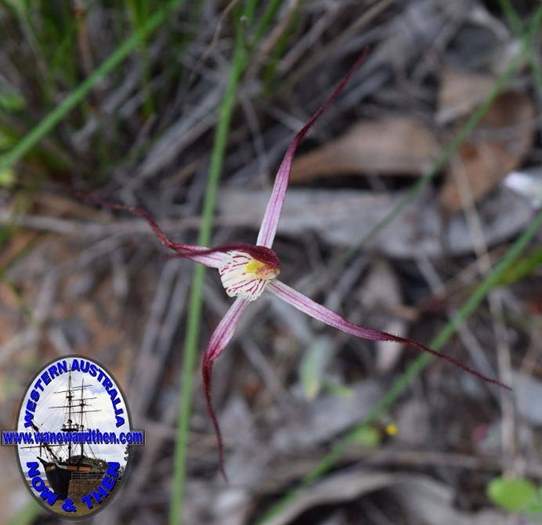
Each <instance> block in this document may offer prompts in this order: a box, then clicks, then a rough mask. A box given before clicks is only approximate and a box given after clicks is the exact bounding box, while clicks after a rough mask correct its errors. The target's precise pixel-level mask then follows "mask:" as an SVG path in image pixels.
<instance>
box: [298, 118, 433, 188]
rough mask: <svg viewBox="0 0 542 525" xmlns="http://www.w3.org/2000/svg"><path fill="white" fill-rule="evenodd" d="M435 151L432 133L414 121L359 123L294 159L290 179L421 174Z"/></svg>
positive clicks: (408, 119)
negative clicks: (349, 175) (334, 138)
mask: <svg viewBox="0 0 542 525" xmlns="http://www.w3.org/2000/svg"><path fill="white" fill-rule="evenodd" d="M438 150H439V146H438V143H437V141H436V139H435V138H434V136H433V132H432V131H431V130H430V129H429V128H428V127H427V126H425V124H423V123H422V122H421V121H419V120H417V119H415V118H412V117H406V116H405V117H390V118H385V119H382V120H378V121H372V122H363V123H361V124H357V125H356V126H354V127H353V128H351V129H350V130H349V131H348V132H347V133H345V134H344V135H343V136H341V137H340V138H338V139H337V140H334V141H332V142H329V143H328V144H325V145H323V146H322V147H320V148H317V149H316V150H314V151H311V152H310V153H307V154H306V155H301V156H300V157H298V159H297V160H296V161H295V162H294V165H293V169H292V176H291V177H292V178H291V180H292V181H293V182H305V181H311V180H313V179H316V178H319V177H326V176H336V175H344V174H356V173H359V174H363V175H368V174H369V175H370V174H374V175H410V176H412V175H414V176H416V175H421V174H423V173H424V171H425V170H426V169H427V168H428V167H429V166H430V164H431V161H432V160H433V159H434V157H435V155H436V154H437V153H438Z"/></svg>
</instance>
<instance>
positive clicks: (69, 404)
mask: <svg viewBox="0 0 542 525" xmlns="http://www.w3.org/2000/svg"><path fill="white" fill-rule="evenodd" d="M88 388H90V385H85V384H84V380H83V379H82V380H81V385H80V386H73V385H72V376H71V372H70V373H69V375H68V385H67V389H66V390H60V391H57V392H55V394H65V404H64V405H60V406H51V407H49V408H50V409H63V410H64V411H65V418H64V422H63V424H62V426H61V428H60V430H61V431H62V432H82V431H84V430H85V424H84V422H85V415H86V414H88V413H90V412H100V410H99V409H92V408H91V405H89V401H91V400H93V399H96V397H86V396H85V391H86V390H87V389H88ZM33 427H34V430H36V431H37V432H40V429H39V428H38V427H37V426H36V425H35V424H33ZM51 430H52V429H51ZM34 447H39V449H40V450H39V455H38V460H39V461H40V462H41V464H42V465H43V468H44V470H45V475H46V476H47V481H48V482H49V485H50V487H51V488H52V489H53V490H54V491H55V493H56V494H57V495H58V496H59V497H60V499H66V498H67V497H72V498H73V497H79V496H80V495H81V494H84V493H85V492H88V491H89V489H92V488H94V487H95V486H97V485H99V484H100V482H101V480H102V478H103V476H104V474H105V472H106V470H107V462H106V461H105V460H103V459H100V458H97V457H96V456H95V454H94V452H93V450H92V447H91V446H90V445H89V444H85V443H82V442H81V443H71V442H68V443H66V444H64V445H49V444H40V445H34Z"/></svg>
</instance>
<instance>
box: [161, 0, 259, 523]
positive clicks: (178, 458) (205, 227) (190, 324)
mask: <svg viewBox="0 0 542 525" xmlns="http://www.w3.org/2000/svg"><path fill="white" fill-rule="evenodd" d="M254 1H255V0H249V1H247V2H246V3H245V5H244V13H242V14H241V16H240V17H239V14H238V13H237V14H236V19H237V20H236V24H235V27H236V29H235V47H234V53H233V60H232V65H231V68H230V72H229V76H228V81H227V85H226V91H225V93H224V97H223V99H222V102H221V105H220V109H219V116H218V123H217V127H216V130H215V137H214V143H213V150H212V152H211V162H210V166H209V178H208V180H207V188H206V192H205V200H204V203H203V212H202V220H201V227H200V231H199V236H198V244H200V245H204V246H205V245H208V244H209V240H210V237H211V227H212V223H213V214H214V209H215V205H216V200H217V199H216V198H217V191H218V183H219V180H220V175H221V172H222V165H223V161H224V153H225V150H226V145H227V141H228V134H229V129H230V122H231V116H232V113H233V108H234V106H235V99H236V93H237V86H238V84H239V80H240V78H241V75H242V73H243V71H244V69H245V67H246V65H247V51H246V48H245V38H244V30H243V28H244V27H246V26H247V24H248V23H249V22H250V20H251V18H252V17H251V16H248V15H250V14H251V13H253V11H254V9H253V7H254V5H253V4H254ZM241 20H242V22H241ZM204 278H205V267H203V266H199V265H198V266H197V267H196V269H195V271H194V277H193V280H192V288H191V294H190V304H189V310H188V319H187V328H186V336H185V341H184V354H183V363H182V371H181V390H180V393H179V395H180V404H179V422H178V426H177V433H176V443H175V455H174V465H173V483H172V487H171V500H170V513H169V523H170V524H171V525H179V524H181V523H182V511H183V504H184V498H185V492H186V460H187V451H188V437H189V423H190V414H191V411H192V385H193V376H194V368H195V364H196V355H197V351H198V348H199V327H200V321H201V314H202V302H203V283H204Z"/></svg>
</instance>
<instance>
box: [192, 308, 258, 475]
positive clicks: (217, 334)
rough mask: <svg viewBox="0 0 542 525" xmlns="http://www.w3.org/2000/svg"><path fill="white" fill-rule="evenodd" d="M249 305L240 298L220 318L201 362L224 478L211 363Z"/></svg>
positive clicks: (225, 343) (222, 446)
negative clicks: (213, 395)
mask: <svg viewBox="0 0 542 525" xmlns="http://www.w3.org/2000/svg"><path fill="white" fill-rule="evenodd" d="M249 304H250V302H249V301H246V300H245V299H242V298H237V299H236V300H235V301H234V302H233V303H232V305H231V306H230V309H229V310H228V311H227V312H226V315H225V316H224V317H223V318H222V321H220V323H219V324H218V326H217V327H216V329H215V331H214V332H213V335H212V336H211V339H210V341H209V345H208V347H207V350H206V351H205V354H204V355H203V359H202V361H201V375H202V379H203V390H204V392H205V401H206V403H207V412H208V413H209V417H210V418H211V422H212V423H213V427H214V430H215V434H216V440H217V443H218V456H219V463H220V471H221V472H222V475H223V476H224V478H225V479H227V478H226V472H225V471H224V444H223V441H222V433H221V432H220V426H219V424H218V419H217V417H216V414H215V411H214V408H213V400H212V397H211V382H212V376H213V363H214V361H215V360H216V359H217V358H218V357H219V356H220V354H221V353H222V351H223V350H224V348H226V345H227V344H228V343H229V342H230V340H231V338H232V337H233V333H234V331H235V327H236V326H237V324H238V323H239V319H240V318H241V315H242V314H243V312H244V311H245V310H246V308H247V306H248V305H249Z"/></svg>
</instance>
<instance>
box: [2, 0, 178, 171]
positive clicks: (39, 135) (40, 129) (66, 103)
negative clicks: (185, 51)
mask: <svg viewBox="0 0 542 525" xmlns="http://www.w3.org/2000/svg"><path fill="white" fill-rule="evenodd" d="M183 3H184V0H170V1H169V2H167V3H165V5H164V6H163V7H162V8H161V9H160V10H158V11H156V12H155V13H154V14H153V15H152V16H150V17H149V18H148V19H147V20H146V22H145V23H144V24H143V25H142V26H141V28H139V29H138V30H137V31H135V32H134V33H133V34H132V35H131V36H130V37H129V38H127V39H126V40H125V41H124V42H123V43H122V44H121V45H120V46H119V47H117V49H116V50H115V51H114V52H113V53H112V54H111V55H110V56H109V58H107V59H106V60H105V61H104V62H102V64H101V65H100V66H98V68H97V69H96V70H95V71H94V72H93V73H92V74H91V75H90V76H89V77H88V78H86V79H85V80H84V81H83V82H81V84H79V86H78V87H77V88H76V89H75V90H74V91H72V92H71V93H70V94H69V95H68V96H67V97H66V98H65V99H64V100H63V101H62V102H61V103H60V104H59V105H58V106H57V107H56V108H55V109H54V110H53V111H51V112H50V113H49V114H47V115H46V116H45V117H44V118H43V120H42V121H41V122H40V123H39V124H38V125H36V126H35V127H34V128H33V129H32V130H31V131H30V132H29V133H28V134H27V135H25V136H24V137H23V138H22V139H21V141H20V142H19V143H18V144H17V145H15V146H14V147H13V149H11V150H10V151H9V152H7V153H6V154H4V155H2V156H1V157H0V172H2V171H3V170H5V169H7V168H9V167H11V166H13V164H15V163H16V162H17V161H19V160H20V159H21V158H22V157H24V156H25V155H26V154H27V153H28V152H29V151H30V150H31V149H32V148H33V147H34V146H35V145H36V144H38V143H39V142H40V141H41V140H42V139H43V138H44V137H45V136H46V135H47V134H48V133H49V132H50V131H51V130H52V129H53V128H54V127H55V126H56V125H57V124H58V123H59V122H60V121H61V120H62V119H63V118H64V117H65V116H66V115H67V114H68V113H69V112H70V111H71V110H72V109H73V108H75V107H76V106H77V105H78V104H80V103H81V102H82V101H83V100H84V99H85V97H86V96H87V95H88V94H89V92H90V91H91V89H92V88H93V87H94V86H95V85H96V83H98V82H99V81H100V80H101V79H102V78H104V77H105V76H106V75H108V74H109V73H111V71H113V70H114V69H115V68H116V67H117V66H118V65H119V64H121V63H122V62H123V61H124V60H125V59H126V58H127V57H128V55H130V53H132V52H133V51H134V50H136V49H137V48H138V47H139V46H140V45H141V44H142V43H143V42H144V41H145V40H146V39H147V38H148V37H149V36H150V35H151V33H153V32H154V31H155V30H156V29H157V28H158V27H159V26H160V25H161V24H162V23H163V22H164V21H165V20H167V17H168V15H169V13H170V12H171V11H172V9H174V8H176V7H180V6H181V5H182V4H183Z"/></svg>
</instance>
